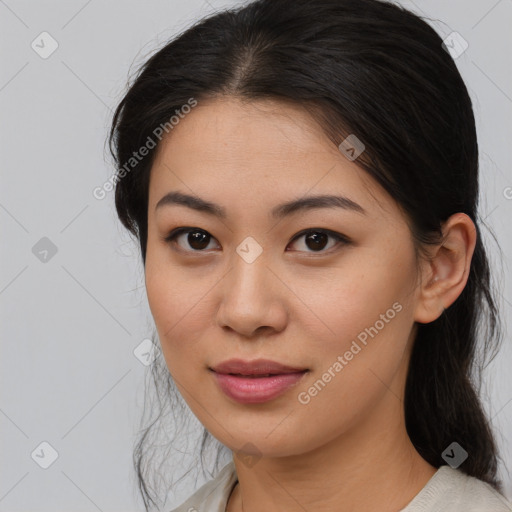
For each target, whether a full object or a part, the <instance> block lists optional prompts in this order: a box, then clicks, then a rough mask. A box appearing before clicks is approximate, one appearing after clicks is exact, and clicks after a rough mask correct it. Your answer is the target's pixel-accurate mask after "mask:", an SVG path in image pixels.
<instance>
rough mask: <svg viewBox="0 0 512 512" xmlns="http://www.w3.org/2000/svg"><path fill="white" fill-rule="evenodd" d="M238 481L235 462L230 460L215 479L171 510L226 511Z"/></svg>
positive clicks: (174, 511)
mask: <svg viewBox="0 0 512 512" xmlns="http://www.w3.org/2000/svg"><path fill="white" fill-rule="evenodd" d="M237 481H238V480H237V475H236V470H235V464H234V462H233V461H230V462H229V463H228V464H226V465H225V466H224V467H223V468H222V469H221V470H220V471H219V473H218V474H217V476H216V477H215V478H214V479H212V480H209V481H208V482H206V483H205V484H203V486H202V487H200V488H199V489H198V490H197V491H196V492H195V493H194V494H192V496H190V498H188V499H187V500H186V501H185V502H184V503H182V504H181V505H180V506H179V507H177V508H175V509H173V510H171V511H169V512H225V510H226V505H227V501H228V498H229V495H230V494H231V491H232V490H233V487H234V486H235V484H236V482H237Z"/></svg>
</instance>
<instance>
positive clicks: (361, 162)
mask: <svg viewBox="0 0 512 512" xmlns="http://www.w3.org/2000/svg"><path fill="white" fill-rule="evenodd" d="M110 142H111V148H112V153H113V156H114V158H115V160H116V164H117V167H118V169H119V170H118V175H117V183H116V207H117V212H118V215H119V218H120V220H121V221H122V223H123V224H124V225H125V226H126V228H128V229H129V230H130V231H131V232H132V233H133V234H134V235H136V236H137V238H138V241H139V243H140V248H141V254H142V258H143V262H144V271H145V282H146V290H147V296H148V301H149V305H150V308H151V313H152V316H153V318H154V321H155V325H156V330H157V332H158V338H159V343H160V345H161V348H162V354H163V360H164V363H165V373H164V374H162V373H159V368H160V369H161V366H160V367H159V366H158V365H159V364H161V363H162V358H160V359H159V358H157V359H156V360H155V363H154V372H155V373H154V375H155V376H156V379H157V381H156V382H157V385H158V386H162V384H166V383H167V384H168V386H167V387H164V388H163V389H164V393H163V397H164V399H165V398H167V397H168V395H169V394H170V393H169V391H172V390H173V389H174V388H177V390H178V391H179V393H180V395H181V396H182V397H183V398H184V400H185V402H186V403H187V405H188V406H189V407H190V409H191V410H192V412H193V413H194V415H195V417H197V419H199V421H200V422H201V423H202V425H203V426H204V427H205V436H204V438H203V445H204V441H205V440H206V439H210V438H211V436H213V438H215V439H217V440H218V441H219V442H220V447H221V448H222V447H223V446H224V447H226V448H227V449H228V450H229V451H230V453H231V454H232V455H233V458H232V460H230V461H229V463H228V464H227V465H225V466H224V468H223V469H222V471H220V473H218V474H217V475H216V477H215V478H214V479H213V480H211V481H210V482H207V483H206V484H205V485H204V486H203V487H202V488H200V489H199V490H198V491H196V492H195V493H194V494H193V495H192V496H191V497H190V498H189V499H188V500H187V501H186V502H185V503H183V504H182V506H181V507H178V508H177V509H175V511H176V512H178V511H179V512H181V511H190V510H198V511H201V512H206V511H227V512H239V511H244V512H256V511H260V510H266V511H274V510H276V511H277V510H280V511H282V510H286V511H303V510H308V511H312V510H315V511H320V510H325V511H331V510H333V511H334V510H336V511H339V510H377V509H378V510H380V511H381V512H383V511H390V512H391V511H399V510H403V511H407V512H417V511H436V512H437V511H440V510H449V511H450V512H456V511H465V512H467V511H469V510H475V511H476V510H478V511H491V510H492V511H494V512H497V511H505V510H511V506H510V504H509V503H508V502H507V501H506V500H505V498H504V497H503V496H502V495H501V494H500V493H499V492H498V491H500V490H501V487H500V482H499V481H498V480H497V476H496V475H497V460H498V455H497V449H496V445H495V441H494V438H493V433H492V430H491V426H490V424H489V422H488V419H487V418H486V417H485V414H484V411H483V408H482V405H481V402H480V400H479V397H478V395H477V393H476V391H475V390H476V389H477V388H476V386H477V384H476V382H475V380H474V378H473V375H474V372H475V369H477V368H478V366H477V363H478V361H476V359H475V353H476V350H477V348H479V345H480V343H483V344H484V345H485V346H487V348H488V349H496V348H497V346H498V342H499V335H500V332H499V328H498V320H499V319H498V316H497V311H496V307H495V302H494V299H493V297H492V293H491V290H490V285H489V279H490V275H489V267H488V260H487V256H486V252H485V249H484V246H483V244H482V241H481V237H480V228H479V223H478V215H477V206H478V146H477V139H476V131H475V122H474V117H473V111H472V105H471V100H470V98H469V96H468V92H467V89H466V87H465V85H464V82H463V81H462V78H461V76H460V74H459V72H458V71H457V68H456V65H455V63H454V61H453V59H452V57H451V56H450V54H449V53H448V52H447V51H446V46H443V42H442V40H441V38H440V37H439V36H438V35H437V34H436V32H435V31H434V30H433V29H432V28H431V27H430V26H429V25H428V24H427V23H425V22H424V21H423V20H421V19H420V18H418V17H417V16H415V15H413V14H412V13H410V12H408V11H407V10H405V9H403V8H401V7H398V6H396V5H393V4H390V3H386V2H382V1H378V0H321V1H311V0H309V1H307V0H298V1H297V0H294V1H291V0H259V1H256V2H253V3H250V4H248V5H247V6H245V7H243V8H239V9H237V10H231V11H224V12H220V13H217V14H215V15H213V16H210V17H209V18H207V19H204V20H202V21H201V22H199V23H197V24H196V25H195V26H193V27H192V28H190V29H188V30H187V31H186V32H184V33H183V34H182V35H180V36H179V37H177V38H176V39H175V40H173V41H171V42H170V43H168V44H167V45H166V46H165V47H163V48H162V49H161V50H160V51H158V52H157V53H156V54H155V55H153V56H152V57H151V58H150V59H149V60H148V61H147V62H146V63H145V64H144V66H143V68H142V69H141V71H140V73H139V75H138V77H137V78H136V80H135V81H134V83H133V84H132V85H131V87H130V89H129V90H128V92H127V94H126V95H125V97H124V98H123V100H122V101H121V103H120V104H119V106H118V108H117V110H116V112H115V116H114V120H113V124H112V130H111V134H110ZM484 320H487V324H486V325H488V327H489V329H488V333H484V334H483V335H482V333H481V332H480V331H478V328H479V327H480V326H481V324H482V322H483V321H484ZM174 412H175V410H174ZM175 414H176V412H175ZM152 426H153V425H151V426H150V427H149V428H148V429H147V431H146V432H145V435H144V436H143V438H142V439H141V442H140V443H139V445H138V447H137V450H136V467H137V470H138V475H139V478H140V482H139V483H140V488H141V490H142V493H143V497H144V502H145V505H146V509H149V502H153V503H154V504H156V501H157V499H158V496H156V495H153V494H152V493H151V492H150V490H149V485H146V483H147V481H148V479H147V477H146V475H145V474H144V468H145V463H147V465H148V466H149V465H150V463H151V462H152V461H151V459H152V457H153V454H154V452H152V455H151V457H150V456H148V454H147V452H146V449H147V447H146V443H147V441H148V439H149V437H147V436H148V434H149V433H150V432H151V427H152ZM203 447H204V446H202V448H203Z"/></svg>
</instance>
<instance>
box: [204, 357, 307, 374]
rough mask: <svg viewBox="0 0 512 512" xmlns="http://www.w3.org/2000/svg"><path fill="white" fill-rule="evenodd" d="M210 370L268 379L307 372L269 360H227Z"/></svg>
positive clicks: (303, 369)
mask: <svg viewBox="0 0 512 512" xmlns="http://www.w3.org/2000/svg"><path fill="white" fill-rule="evenodd" d="M210 369H211V370H213V371H215V372H216V373H220V374H226V375H227V374H231V375H241V376H245V377H249V378H250V377H252V378H257V377H269V376H272V375H283V374H286V373H297V372H304V371H306V370H307V368H300V367H294V366H288V365H285V364H282V363H278V362H276V361H271V360H269V359H255V360H253V361H244V360H243V359H229V360H227V361H223V362H222V363H220V364H218V365H216V366H214V367H213V368H210Z"/></svg>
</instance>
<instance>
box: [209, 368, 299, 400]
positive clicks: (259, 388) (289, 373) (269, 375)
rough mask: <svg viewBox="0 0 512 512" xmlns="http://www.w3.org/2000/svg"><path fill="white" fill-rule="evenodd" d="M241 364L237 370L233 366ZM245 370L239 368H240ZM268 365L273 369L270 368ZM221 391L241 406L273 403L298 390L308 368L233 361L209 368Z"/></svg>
mask: <svg viewBox="0 0 512 512" xmlns="http://www.w3.org/2000/svg"><path fill="white" fill-rule="evenodd" d="M235 365H238V368H237V369H234V368H233V366H235ZM242 366H243V367H244V369H240V368H241V367H242ZM269 366H271V367H272V369H269ZM208 369H209V371H210V372H211V373H212V374H213V375H214V377H215V381H216V383H217V385H218V386H219V388H220V390H221V391H222V392H223V393H224V394H225V395H226V396H227V397H228V398H230V399H232V400H234V401H236V402H238V403H242V404H257V403H263V402H268V401H270V400H274V399H275V398H277V397H279V396H281V395H283V394H284V393H285V392H286V391H288V390H289V389H291V388H292V387H295V386H296V385H297V384H298V383H299V382H300V381H301V380H302V379H303V377H304V376H305V375H306V374H307V373H308V372H309V369H300V368H293V367H291V366H285V365H282V364H280V363H275V362H272V361H262V360H259V361H253V362H241V361H240V360H237V361H235V360H231V361H228V362H225V363H223V364H222V365H218V366H216V367H215V368H208Z"/></svg>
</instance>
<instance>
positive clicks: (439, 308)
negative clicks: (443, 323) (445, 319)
mask: <svg viewBox="0 0 512 512" xmlns="http://www.w3.org/2000/svg"><path fill="white" fill-rule="evenodd" d="M442 229H443V235H444V240H443V242H442V243H441V244H439V245H437V246H435V247H434V248H433V249H432V251H431V260H430V261H429V262H427V263H425V264H424V266H423V275H422V278H423V279H422V283H421V285H420V290H419V296H418V301H417V303H416V308H415V314H414V319H415V320H416V322H419V323H421V324H428V323H430V322H433V321H434V320H436V319H437V318H439V317H440V316H441V314H442V313H443V311H444V310H445V309H447V308H448V307H450V306H451V304H453V303H454V302H455V300H456V299H457V297H458V296H459V295H460V294H461V293H462V290H463V289H464V287H465V286H466V283H467V280H468V276H469V270H470V265H471V258H472V257H473V252H474V250H475V245H476V237H477V233H476V228H475V225H474V223H473V221H472V220H471V218H470V217H469V216H468V215H466V214H465V213H455V214H454V215H452V216H451V217H450V218H449V219H448V220H446V221H445V222H444V223H443V226H442Z"/></svg>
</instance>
